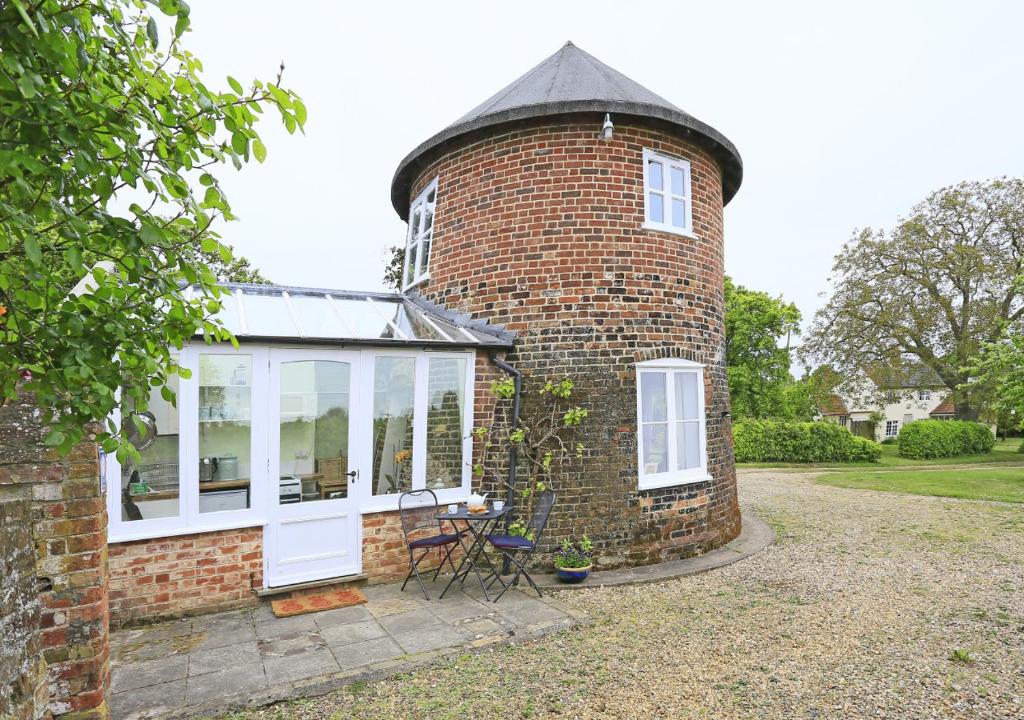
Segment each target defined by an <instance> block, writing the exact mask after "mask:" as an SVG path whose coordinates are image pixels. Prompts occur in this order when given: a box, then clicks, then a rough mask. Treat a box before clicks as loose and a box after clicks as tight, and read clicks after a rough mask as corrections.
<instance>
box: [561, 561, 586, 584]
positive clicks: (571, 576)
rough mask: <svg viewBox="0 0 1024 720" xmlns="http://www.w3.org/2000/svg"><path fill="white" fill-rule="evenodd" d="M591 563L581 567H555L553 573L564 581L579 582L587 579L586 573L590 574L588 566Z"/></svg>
mask: <svg viewBox="0 0 1024 720" xmlns="http://www.w3.org/2000/svg"><path fill="white" fill-rule="evenodd" d="M591 567H593V565H587V566H586V567H581V568H560V567H556V568H555V573H556V574H557V575H558V579H559V580H561V581H562V582H564V583H581V582H583V581H584V580H586V579H587V575H589V574H590V568H591Z"/></svg>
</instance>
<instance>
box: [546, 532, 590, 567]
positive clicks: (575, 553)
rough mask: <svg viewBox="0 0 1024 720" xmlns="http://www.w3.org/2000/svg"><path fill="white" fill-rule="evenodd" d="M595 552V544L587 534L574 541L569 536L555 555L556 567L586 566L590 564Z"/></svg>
mask: <svg viewBox="0 0 1024 720" xmlns="http://www.w3.org/2000/svg"><path fill="white" fill-rule="evenodd" d="M593 553H594V544H593V543H592V542H591V541H590V538H588V537H587V536H586V535H584V536H583V538H582V539H581V540H580V541H579V542H578V543H574V542H573V541H572V540H570V539H569V538H566V539H565V540H563V541H562V547H561V549H560V550H559V551H558V553H557V554H556V555H555V567H558V568H584V567H587V566H588V565H590V563H591V562H592V560H591V558H592V557H593Z"/></svg>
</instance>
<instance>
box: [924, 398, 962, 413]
mask: <svg viewBox="0 0 1024 720" xmlns="http://www.w3.org/2000/svg"><path fill="white" fill-rule="evenodd" d="M928 414H929V415H955V414H956V403H955V402H953V396H952V395H947V396H946V397H945V398H944V399H943V400H942V402H940V403H939V404H938V405H936V406H935V409H934V410H932V411H931V412H930V413H928Z"/></svg>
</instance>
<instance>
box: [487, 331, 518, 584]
mask: <svg viewBox="0 0 1024 720" xmlns="http://www.w3.org/2000/svg"><path fill="white" fill-rule="evenodd" d="M490 358H491V363H492V364H493V365H494V366H495V367H497V368H498V369H499V370H501V371H502V372H504V373H505V374H506V375H508V376H509V377H511V378H512V382H513V383H514V384H515V393H514V394H513V395H512V427H513V428H517V427H519V399H520V397H521V395H522V392H523V374H522V373H521V372H519V371H518V370H516V369H515V368H514V367H512V366H511V365H509V364H508V363H507V362H505V361H504V360H502V359H501V358H499V357H498V354H497V352H495V351H494V350H492V351H491V353H490ZM518 458H519V448H518V447H516V446H515V444H513V445H512V447H510V448H509V450H508V481H507V482H506V483H505V485H506V488H505V504H506V505H507V506H508V507H512V503H513V501H514V500H515V485H516V464H517V461H518ZM504 526H505V531H506V532H508V515H506V516H505V518H504ZM510 572H512V566H511V564H510V563H509V560H508V558H505V559H504V562H503V563H502V565H501V574H502V575H508V574H509V573H510Z"/></svg>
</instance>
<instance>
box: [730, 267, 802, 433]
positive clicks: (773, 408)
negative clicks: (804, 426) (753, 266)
mask: <svg viewBox="0 0 1024 720" xmlns="http://www.w3.org/2000/svg"><path fill="white" fill-rule="evenodd" d="M799 334H800V311H799V310H798V309H797V307H796V305H794V304H793V303H788V302H786V301H785V300H783V299H782V298H780V297H772V296H771V295H769V294H768V293H766V292H761V291H759V290H750V289H748V288H745V287H743V286H742V285H736V284H735V283H734V282H733V281H732V279H731V278H729V277H726V278H725V364H726V373H727V375H728V379H729V398H730V401H731V404H732V413H733V415H734V416H736V417H737V418H739V419H742V418H748V417H751V418H765V417H775V418H789V417H803V416H806V415H808V414H809V413H810V411H811V410H810V408H811V402H810V400H809V399H807V398H805V397H804V394H803V393H802V392H801V391H800V388H798V387H797V386H796V385H795V381H794V380H793V376H792V375H791V374H790V371H789V369H790V340H791V337H792V336H793V335H799Z"/></svg>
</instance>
